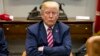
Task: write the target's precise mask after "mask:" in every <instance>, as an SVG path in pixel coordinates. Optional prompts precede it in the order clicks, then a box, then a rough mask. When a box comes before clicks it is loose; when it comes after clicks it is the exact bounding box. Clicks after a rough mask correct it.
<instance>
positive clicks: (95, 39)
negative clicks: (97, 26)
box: [85, 36, 100, 56]
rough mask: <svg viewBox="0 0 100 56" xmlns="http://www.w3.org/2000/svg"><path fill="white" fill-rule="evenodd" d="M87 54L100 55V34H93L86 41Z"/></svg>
mask: <svg viewBox="0 0 100 56" xmlns="http://www.w3.org/2000/svg"><path fill="white" fill-rule="evenodd" d="M86 49H87V55H85V56H100V36H92V37H90V38H89V39H88V40H87V41H86Z"/></svg>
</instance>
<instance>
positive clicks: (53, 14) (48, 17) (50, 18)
mask: <svg viewBox="0 0 100 56" xmlns="http://www.w3.org/2000/svg"><path fill="white" fill-rule="evenodd" d="M58 16H59V10H58V9H57V8H56V7H45V8H44V9H43V10H41V17H42V19H43V21H44V23H45V24H46V25H48V26H53V25H54V24H55V23H56V21H57V19H58Z"/></svg>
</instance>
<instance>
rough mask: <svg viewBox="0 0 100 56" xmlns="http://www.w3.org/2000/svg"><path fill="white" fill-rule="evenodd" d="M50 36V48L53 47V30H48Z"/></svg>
mask: <svg viewBox="0 0 100 56" xmlns="http://www.w3.org/2000/svg"><path fill="white" fill-rule="evenodd" d="M47 31H48V34H47V41H48V46H49V47H53V34H52V28H48V30H47Z"/></svg>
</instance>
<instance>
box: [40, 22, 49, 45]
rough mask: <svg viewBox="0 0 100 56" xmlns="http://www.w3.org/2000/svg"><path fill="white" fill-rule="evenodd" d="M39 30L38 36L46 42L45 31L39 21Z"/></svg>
mask: <svg viewBox="0 0 100 56" xmlns="http://www.w3.org/2000/svg"><path fill="white" fill-rule="evenodd" d="M39 32H40V38H42V40H43V43H45V44H47V33H46V30H45V27H44V25H43V23H41V25H40V31H39Z"/></svg>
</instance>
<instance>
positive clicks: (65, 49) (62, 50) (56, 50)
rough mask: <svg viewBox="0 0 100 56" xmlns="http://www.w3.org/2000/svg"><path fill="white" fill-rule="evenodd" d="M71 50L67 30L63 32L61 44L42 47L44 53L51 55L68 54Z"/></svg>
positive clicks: (67, 55)
mask: <svg viewBox="0 0 100 56" xmlns="http://www.w3.org/2000/svg"><path fill="white" fill-rule="evenodd" d="M70 51H71V37H70V33H69V30H67V31H65V32H64V34H63V43H62V45H61V46H56V47H52V48H50V47H47V46H45V48H44V53H46V54H48V55H51V56H69V54H70Z"/></svg>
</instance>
